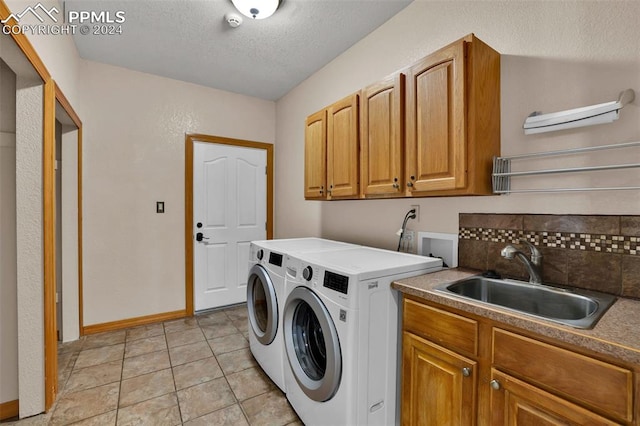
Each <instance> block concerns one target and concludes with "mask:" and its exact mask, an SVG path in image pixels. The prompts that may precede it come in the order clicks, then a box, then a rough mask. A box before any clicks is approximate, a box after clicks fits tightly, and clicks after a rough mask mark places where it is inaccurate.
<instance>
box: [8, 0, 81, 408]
mask: <svg viewBox="0 0 640 426" xmlns="http://www.w3.org/2000/svg"><path fill="white" fill-rule="evenodd" d="M10 14H11V10H10V9H9V7H8V6H7V4H6V3H5V2H4V0H0V19H1V20H4V19H5V18H7V17H8V16H9V15H10ZM10 37H11V38H13V41H14V42H15V43H16V45H17V46H18V47H19V48H20V50H21V51H22V52H23V54H24V55H25V57H26V58H27V60H28V61H29V62H30V63H31V65H32V66H33V68H34V70H35V71H36V72H37V73H38V75H39V76H40V78H41V79H42V82H43V92H44V93H43V104H44V105H43V107H44V108H43V109H44V111H43V139H42V222H43V229H42V241H43V253H42V259H43V302H44V313H43V316H44V342H43V344H44V394H45V407H44V409H45V411H49V409H50V408H51V406H52V405H53V403H54V402H55V400H56V396H57V393H58V336H57V333H56V269H55V268H56V266H55V265H56V262H55V259H56V245H55V129H56V126H55V108H56V101H58V102H59V103H60V105H61V106H62V107H63V108H64V110H65V111H66V112H67V114H68V115H69V117H70V118H71V119H72V121H73V122H74V124H76V126H77V127H78V273H79V275H78V286H79V294H78V298H79V308H80V312H79V315H80V324H79V325H80V333H82V195H81V194H82V122H81V121H80V118H79V117H78V115H77V114H76V113H75V111H74V110H73V108H72V107H71V104H70V103H69V101H68V100H67V98H66V97H65V96H64V94H63V93H62V91H61V90H60V88H59V87H58V86H57V85H56V84H55V81H54V80H53V79H52V77H51V74H50V73H49V71H48V70H47V67H46V66H45V64H44V62H43V61H42V59H41V58H40V56H38V54H37V53H36V51H35V49H34V48H33V45H32V44H31V42H30V41H29V39H28V38H27V36H25V35H24V34H14V33H13V32H11V33H10ZM17 405H18V404H16V407H17ZM16 414H18V413H16Z"/></svg>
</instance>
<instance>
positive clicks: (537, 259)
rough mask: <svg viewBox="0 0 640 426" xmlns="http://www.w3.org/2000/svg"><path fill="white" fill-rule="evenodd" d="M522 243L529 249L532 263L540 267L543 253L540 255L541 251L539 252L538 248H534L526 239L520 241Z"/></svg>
mask: <svg viewBox="0 0 640 426" xmlns="http://www.w3.org/2000/svg"><path fill="white" fill-rule="evenodd" d="M520 243H522V244H524V245H526V246H527V247H528V248H529V251H530V252H531V262H532V263H533V264H534V265H538V266H539V265H540V264H541V263H542V253H540V250H538V248H537V247H536V246H534V245H533V244H532V243H530V242H529V241H527V240H526V239H524V238H521V239H520Z"/></svg>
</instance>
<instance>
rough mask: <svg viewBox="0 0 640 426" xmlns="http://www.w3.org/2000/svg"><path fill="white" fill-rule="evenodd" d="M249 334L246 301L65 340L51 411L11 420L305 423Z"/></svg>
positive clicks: (23, 424) (171, 425)
mask: <svg viewBox="0 0 640 426" xmlns="http://www.w3.org/2000/svg"><path fill="white" fill-rule="evenodd" d="M247 339H248V324H247V308H246V306H244V305H242V306H235V307H231V308H226V309H223V310H218V311H214V312H210V313H206V314H202V315H197V316H195V317H193V318H185V319H180V320H174V321H167V322H164V323H157V324H151V325H145V326H141V327H135V328H130V329H127V330H120V331H113V332H107V333H101V334H94V335H90V336H86V337H84V338H82V339H80V340H78V341H75V342H71V343H67V344H63V345H60V347H59V349H58V374H59V389H60V392H59V395H58V399H57V401H56V402H55V404H54V406H53V407H52V410H50V412H49V413H47V414H43V415H39V416H35V417H31V418H28V419H23V420H20V421H17V422H8V423H6V424H11V425H18V426H31V425H52V426H57V425H98V426H103V425H118V426H120V425H153V426H156V425H168V426H175V425H185V426H187V425H189V426H192V425H193V426H196V425H198V426H200V425H207V426H209V425H274V426H275V425H302V423H301V422H300V420H299V419H298V417H297V415H296V413H295V412H294V411H293V409H292V408H291V406H290V405H289V403H288V402H287V400H286V398H285V396H284V394H283V393H282V392H281V391H280V390H279V389H278V388H277V387H276V386H275V385H274V384H273V382H272V381H271V380H270V379H269V377H267V376H266V375H265V374H264V373H263V372H262V370H261V369H260V366H258V364H257V363H256V362H255V360H254V359H253V356H252V355H251V352H250V350H249V342H248V340H247ZM4 424H5V423H3V426H4Z"/></svg>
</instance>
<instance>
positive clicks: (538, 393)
mask: <svg viewBox="0 0 640 426" xmlns="http://www.w3.org/2000/svg"><path fill="white" fill-rule="evenodd" d="M491 378H492V379H493V381H492V382H491V386H492V388H493V389H492V391H491V417H492V419H491V425H493V426H507V425H508V426H516V425H517V426H560V425H562V426H588V425H594V426H595V425H599V426H601V425H617V424H620V423H615V422H613V421H611V420H608V419H606V418H604V417H601V416H599V415H597V414H595V413H593V412H591V411H588V410H586V409H584V408H582V407H580V406H578V405H575V404H572V403H571V402H569V401H566V400H564V399H561V398H558V397H557V396H554V395H552V394H550V393H548V392H545V391H543V390H541V389H539V388H536V387H535V386H532V385H530V384H528V383H525V382H522V381H520V380H518V379H516V378H514V377H511V376H509V375H507V374H503V373H501V372H500V371H497V370H495V369H494V370H492V374H491ZM593 385H594V386H598V383H595V382H594V384H593Z"/></svg>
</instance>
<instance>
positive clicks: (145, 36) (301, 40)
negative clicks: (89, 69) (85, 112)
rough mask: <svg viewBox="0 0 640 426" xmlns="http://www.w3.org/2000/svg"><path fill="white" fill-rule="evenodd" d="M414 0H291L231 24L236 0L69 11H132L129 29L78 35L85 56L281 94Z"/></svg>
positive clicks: (96, 0)
mask: <svg viewBox="0 0 640 426" xmlns="http://www.w3.org/2000/svg"><path fill="white" fill-rule="evenodd" d="M411 1H412V0H357V1H351V0H284V1H283V2H282V4H281V6H280V8H279V9H278V10H277V11H276V13H275V14H274V15H273V16H272V17H270V18H267V19H263V20H252V19H250V18H246V17H243V18H244V23H243V24H242V25H241V26H239V27H238V28H231V27H230V26H229V25H228V24H227V23H226V21H225V19H224V16H225V14H226V13H228V12H235V8H234V7H233V4H232V3H231V0H159V1H158V0H156V1H153V0H136V1H132V0H129V1H127V0H71V1H69V0H68V1H66V2H64V3H65V4H64V7H65V9H66V10H67V11H69V10H75V11H80V10H84V11H110V12H112V13H115V12H116V11H124V12H125V18H126V19H125V22H124V23H122V34H119V35H91V34H89V35H82V34H80V33H79V32H77V33H76V34H75V36H74V40H75V43H76V46H77V47H78V51H79V53H80V56H81V57H83V58H85V59H90V60H93V61H98V62H104V63H107V64H112V65H117V66H121V67H125V68H129V69H133V70H138V71H143V72H147V73H151V74H157V75H161V76H165V77H169V78H174V79H178V80H183V81H188V82H192V83H196V84H200V85H203V86H209V87H214V88H217V89H222V90H227V91H230V92H235V93H241V94H245V95H249V96H255V97H259V98H263V99H267V100H277V99H279V98H280V97H282V96H283V95H284V94H285V93H287V92H288V91H289V90H291V89H292V88H293V87H295V86H296V85H298V84H299V83H300V82H302V81H304V80H305V79H306V78H307V77H309V76H310V75H311V74H313V73H314V72H315V71H317V70H318V69H320V68H322V67H323V66H324V65H326V64H327V63H328V62H330V61H331V60H332V59H334V58H335V57H336V56H338V55H339V54H340V53H342V52H344V51H345V50H347V49H348V48H349V47H351V46H352V45H353V44H355V43H356V42H357V41H359V40H361V39H362V38H363V37H365V36H366V35H367V34H369V33H370V32H371V31H373V30H374V29H376V28H377V27H379V26H380V25H381V24H382V23H384V22H385V21H387V20H389V19H390V18H391V17H392V16H393V15H395V14H396V13H398V12H399V11H400V10H402V9H403V8H405V7H406V6H407V5H408V4H409V3H411Z"/></svg>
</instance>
